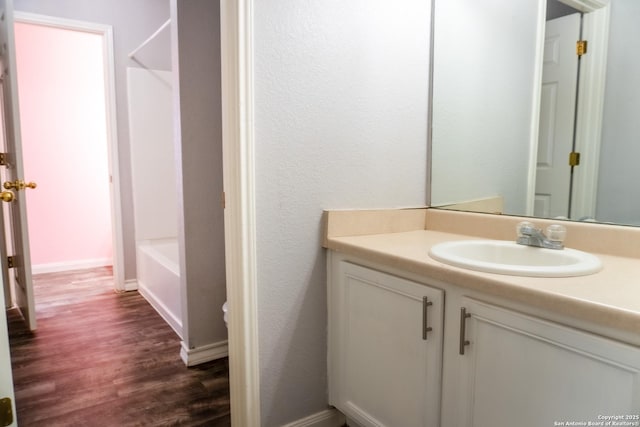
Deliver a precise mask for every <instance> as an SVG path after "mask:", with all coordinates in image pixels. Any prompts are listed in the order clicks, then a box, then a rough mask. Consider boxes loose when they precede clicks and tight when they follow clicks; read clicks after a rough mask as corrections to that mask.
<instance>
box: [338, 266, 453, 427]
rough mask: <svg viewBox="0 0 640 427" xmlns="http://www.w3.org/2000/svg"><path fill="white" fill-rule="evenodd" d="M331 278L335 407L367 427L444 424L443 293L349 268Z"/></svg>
mask: <svg viewBox="0 0 640 427" xmlns="http://www.w3.org/2000/svg"><path fill="white" fill-rule="evenodd" d="M329 275H330V278H329V283H330V288H329V298H330V302H329V319H330V320H329V371H330V373H329V383H330V385H329V402H330V404H331V405H334V406H335V407H337V408H338V409H339V410H340V411H342V412H343V413H344V414H345V415H347V417H348V418H350V419H353V420H354V421H356V422H357V423H358V424H360V425H361V426H363V427H366V426H387V427H412V426H437V425H439V422H440V421H439V414H440V390H441V372H442V371H441V366H442V337H443V329H442V321H443V320H442V313H443V303H444V300H443V292H442V290H440V289H435V288H431V287H429V286H425V285H423V284H419V283H415V282H412V281H409V280H405V279H401V278H399V277H395V276H392V275H389V274H385V273H381V272H379V271H375V270H372V269H368V268H364V267H361V266H358V265H355V264H352V263H349V262H346V261H337V262H336V263H335V264H334V268H331V269H330V271H329Z"/></svg>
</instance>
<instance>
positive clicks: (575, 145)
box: [430, 0, 640, 225]
mask: <svg viewBox="0 0 640 427" xmlns="http://www.w3.org/2000/svg"><path fill="white" fill-rule="evenodd" d="M434 1H435V11H434V41H433V43H434V47H433V49H434V50H433V110H432V122H431V123H432V127H433V129H432V139H431V152H432V156H431V162H432V163H431V203H430V205H431V206H434V207H447V208H452V209H463V210H473V211H482V212H497V213H504V214H513V215H526V216H538V217H553V218H570V219H572V220H583V221H584V220H589V221H593V220H595V221H600V222H612V223H618V224H630V225H640V187H639V186H638V185H637V184H636V183H637V182H638V181H640V168H638V167H636V165H635V159H637V158H640V144H637V143H636V141H637V140H639V139H640V123H639V121H638V120H637V119H636V118H635V113H636V112H637V111H640V59H638V58H636V57H635V55H631V54H629V53H628V52H627V51H628V48H627V47H626V46H629V44H630V43H632V40H640V26H639V25H637V23H638V22H640V2H638V1H637V0H610V1H606V0H593V1H592V0H590V1H588V2H585V1H582V0H559V1H556V0H550V1H549V2H548V3H547V1H546V0H523V1H519V2H513V1H510V0H481V1H477V0H434ZM545 33H546V35H545ZM579 40H587V43H586V53H584V54H582V55H580V56H579V55H578V52H577V50H578V44H577V42H578V41H579ZM578 158H579V160H578Z"/></svg>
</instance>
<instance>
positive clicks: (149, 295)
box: [136, 282, 182, 338]
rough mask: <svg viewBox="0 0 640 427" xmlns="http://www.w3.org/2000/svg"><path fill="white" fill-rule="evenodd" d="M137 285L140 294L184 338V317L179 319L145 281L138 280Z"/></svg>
mask: <svg viewBox="0 0 640 427" xmlns="http://www.w3.org/2000/svg"><path fill="white" fill-rule="evenodd" d="M136 287H137V289H138V292H140V295H142V296H143V297H144V299H146V300H147V302H148V303H149V304H150V305H151V306H152V307H153V308H154V309H155V310H156V311H157V312H158V314H159V315H160V316H161V317H162V318H163V319H164V321H165V322H167V323H168V324H169V326H171V328H172V329H173V330H174V331H175V333H176V334H178V336H179V337H180V338H182V319H179V318H178V317H177V316H176V315H175V314H173V313H172V312H171V310H169V308H167V306H166V305H165V304H164V303H163V302H162V301H161V300H160V299H159V298H158V297H157V296H156V294H154V293H153V292H152V291H151V290H150V289H149V288H147V287H146V286H145V285H144V283H142V282H136Z"/></svg>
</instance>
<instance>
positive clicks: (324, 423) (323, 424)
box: [283, 408, 346, 427]
mask: <svg viewBox="0 0 640 427" xmlns="http://www.w3.org/2000/svg"><path fill="white" fill-rule="evenodd" d="M345 422H346V418H345V416H344V415H343V414H342V412H340V411H338V410H337V409H333V408H330V409H325V410H324V411H320V412H316V413H315V414H312V415H309V416H308V417H305V418H302V419H299V420H297V421H294V422H292V423H289V424H287V425H285V426H283V427H341V426H343V425H344V424H345Z"/></svg>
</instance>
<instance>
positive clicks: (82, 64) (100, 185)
mask: <svg viewBox="0 0 640 427" xmlns="http://www.w3.org/2000/svg"><path fill="white" fill-rule="evenodd" d="M15 31H16V51H17V65H18V88H19V96H20V116H21V117H20V118H21V124H22V145H23V154H24V167H25V175H26V176H25V180H27V181H35V182H37V183H38V188H37V189H35V190H28V191H29V193H28V196H27V211H28V212H27V213H28V224H29V241H30V243H31V259H32V265H33V266H34V271H37V269H38V267H39V266H40V267H42V266H43V265H49V264H52V265H53V264H62V265H66V264H70V265H77V264H78V263H81V262H83V261H92V260H105V259H106V260H107V264H110V260H111V257H112V252H111V250H112V248H111V214H110V195H109V170H108V153H107V141H106V120H105V101H104V81H103V59H102V39H101V37H100V36H98V35H95V34H89V33H82V32H76V31H68V30H61V29H55V28H50V27H44V26H37V25H31V24H24V23H16V26H15Z"/></svg>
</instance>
